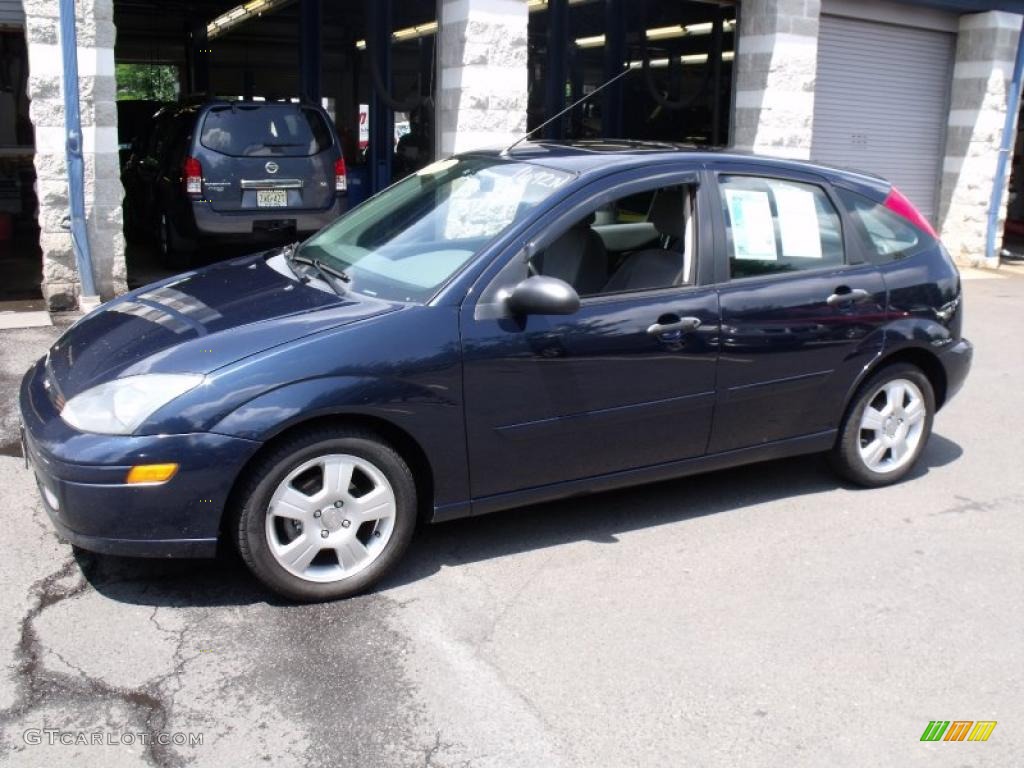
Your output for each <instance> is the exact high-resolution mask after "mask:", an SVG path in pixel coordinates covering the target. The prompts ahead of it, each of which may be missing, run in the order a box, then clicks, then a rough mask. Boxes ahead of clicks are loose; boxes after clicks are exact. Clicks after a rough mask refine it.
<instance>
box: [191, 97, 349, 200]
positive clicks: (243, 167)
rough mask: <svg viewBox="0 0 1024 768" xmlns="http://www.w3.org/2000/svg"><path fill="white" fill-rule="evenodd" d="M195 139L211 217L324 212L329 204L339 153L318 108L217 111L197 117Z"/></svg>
mask: <svg viewBox="0 0 1024 768" xmlns="http://www.w3.org/2000/svg"><path fill="white" fill-rule="evenodd" d="M197 134H198V135H197V136H196V138H195V140H194V141H193V152H194V153H195V156H196V157H197V159H198V160H199V161H200V163H201V164H202V167H203V192H204V195H205V197H206V198H207V199H208V200H209V201H210V207H211V208H212V209H213V210H214V211H218V212H221V213H231V212H242V211H245V212H254V213H255V212H272V211H274V210H323V209H325V208H328V207H329V206H330V205H331V204H332V203H333V202H334V197H335V191H334V162H335V160H337V159H338V156H339V154H338V152H339V149H338V146H337V142H336V141H335V140H334V134H333V132H332V131H331V129H330V126H329V125H328V119H327V118H326V117H325V115H324V113H322V112H321V111H320V110H318V109H315V108H313V107H309V106H300V105H298V104H285V103H282V104H277V103H269V104H218V105H215V106H211V107H209V108H207V109H206V111H205V113H204V114H203V115H201V116H200V120H199V128H198V132H197Z"/></svg>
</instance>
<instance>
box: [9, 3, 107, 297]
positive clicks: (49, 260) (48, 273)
mask: <svg viewBox="0 0 1024 768" xmlns="http://www.w3.org/2000/svg"><path fill="white" fill-rule="evenodd" d="M24 6H25V36H26V39H27V41H28V58H29V82H28V96H29V98H30V99H31V101H32V103H31V107H30V115H31V118H32V124H33V125H34V126H35V136H36V157H35V166H36V178H37V181H36V188H37V193H38V196H39V226H40V229H41V234H40V246H41V247H42V250H43V285H42V290H43V296H44V298H45V299H46V301H47V304H48V305H49V306H50V308H51V309H67V308H71V307H74V306H75V305H76V304H77V297H78V295H79V293H80V283H79V279H78V271H77V269H76V265H75V256H74V252H73V250H72V246H71V235H70V233H69V231H68V230H67V229H66V228H65V226H64V224H63V222H64V219H65V217H66V216H67V215H68V213H69V209H68V179H67V167H66V162H65V149H64V145H65V128H64V97H63V90H62V73H63V67H62V63H61V62H62V59H61V48H60V32H59V29H60V21H59V18H58V7H57V2H56V0H25V2H24ZM113 10H114V9H113V0H78V2H76V4H75V15H76V30H77V35H78V75H79V92H80V103H81V112H82V138H83V155H84V158H85V210H86V222H87V227H88V231H89V241H90V245H91V250H92V258H93V271H94V277H95V282H96V289H97V291H98V292H99V293H100V295H101V296H102V297H103V298H104V299H109V298H111V297H112V296H113V295H114V294H116V293H120V292H123V291H125V290H126V289H127V284H126V280H125V261H124V236H123V234H122V220H121V200H122V197H123V189H122V187H121V178H120V168H119V164H118V155H117V110H116V106H115V96H116V93H115V92H116V85H115V80H114V35H115V30H114V21H113Z"/></svg>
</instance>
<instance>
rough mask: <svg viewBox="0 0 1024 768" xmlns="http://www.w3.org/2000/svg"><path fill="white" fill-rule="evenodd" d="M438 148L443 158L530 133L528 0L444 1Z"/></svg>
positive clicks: (439, 50) (441, 27)
mask: <svg viewBox="0 0 1024 768" xmlns="http://www.w3.org/2000/svg"><path fill="white" fill-rule="evenodd" d="M440 11H441V13H440V19H439V30H438V33H439V36H438V69H439V71H440V87H439V89H438V98H437V132H438V133H437V147H438V154H439V155H440V156H442V157H444V156H447V155H450V154H452V153H455V152H465V151H467V150H471V149H478V148H481V147H502V146H506V145H508V144H511V143H512V142H513V141H515V140H516V139H517V138H519V136H521V135H522V134H523V133H525V131H526V99H527V86H528V83H527V63H526V28H527V19H528V15H529V14H528V10H527V5H526V0H442V2H441V4H440Z"/></svg>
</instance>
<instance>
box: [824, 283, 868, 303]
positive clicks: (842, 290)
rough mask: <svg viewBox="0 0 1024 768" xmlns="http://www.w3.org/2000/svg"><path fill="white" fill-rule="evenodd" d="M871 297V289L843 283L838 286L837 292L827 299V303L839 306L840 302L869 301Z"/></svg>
mask: <svg viewBox="0 0 1024 768" xmlns="http://www.w3.org/2000/svg"><path fill="white" fill-rule="evenodd" d="M870 298H871V292H870V291H865V290H864V289H863V288H847V287H846V286H845V285H841V286H839V287H838V288H836V292H835V293H833V294H832V295H831V296H829V297H828V298H827V299H825V303H826V304H828V305H829V306H830V307H838V306H839V305H840V304H846V303H847V302H861V301H867V300H868V299H870Z"/></svg>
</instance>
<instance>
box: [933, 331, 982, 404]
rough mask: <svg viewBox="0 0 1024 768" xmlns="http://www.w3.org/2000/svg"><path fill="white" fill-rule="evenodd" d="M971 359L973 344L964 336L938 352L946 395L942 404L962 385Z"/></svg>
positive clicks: (972, 357)
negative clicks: (944, 378) (944, 377)
mask: <svg viewBox="0 0 1024 768" xmlns="http://www.w3.org/2000/svg"><path fill="white" fill-rule="evenodd" d="M973 359H974V345H973V344H971V342H969V341H968V340H967V339H964V338H961V339H958V340H957V341H956V342H954V343H953V344H950V345H949V346H948V347H946V348H945V349H943V350H942V351H941V352H940V353H939V360H940V361H941V363H942V367H943V369H944V370H945V371H946V397H945V400H943V405H945V404H946V403H948V402H949V401H950V400H951V399H952V398H953V395H955V394H956V393H957V392H959V391H960V389H961V387H963V385H964V381H965V380H966V379H967V374H968V372H970V370H971V361H972V360H973Z"/></svg>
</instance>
